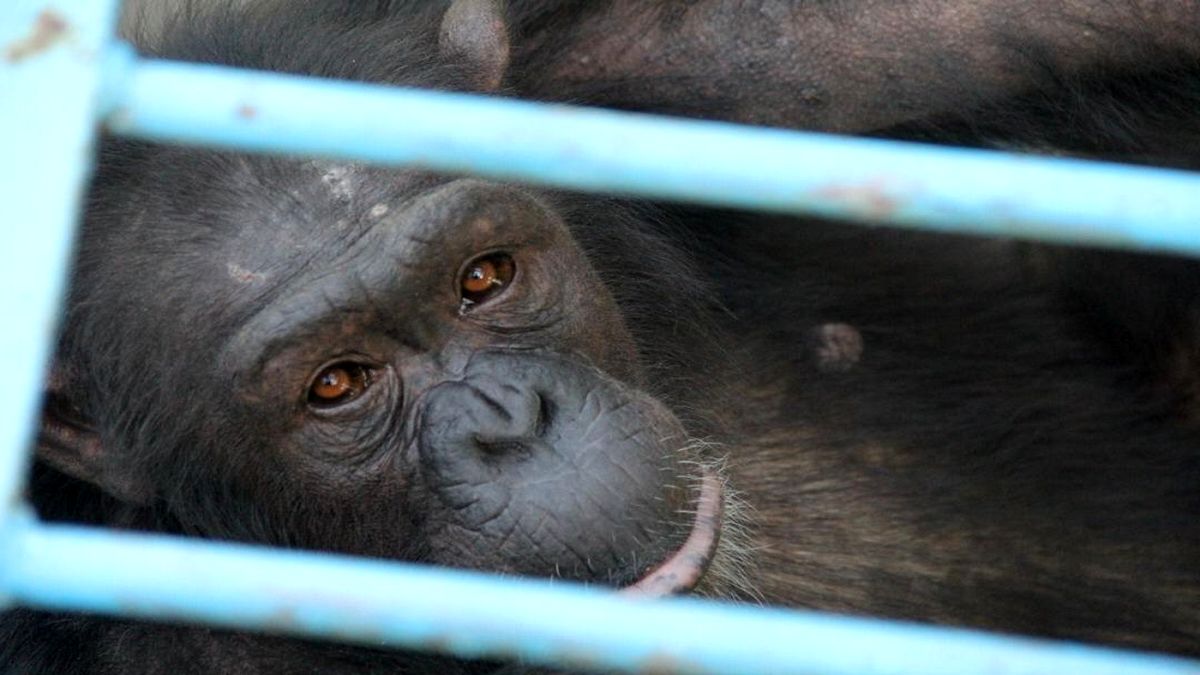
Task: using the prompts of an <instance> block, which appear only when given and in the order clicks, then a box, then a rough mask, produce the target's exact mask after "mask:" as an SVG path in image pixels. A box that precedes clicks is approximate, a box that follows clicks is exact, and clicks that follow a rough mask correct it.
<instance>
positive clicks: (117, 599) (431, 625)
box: [4, 526, 1200, 675]
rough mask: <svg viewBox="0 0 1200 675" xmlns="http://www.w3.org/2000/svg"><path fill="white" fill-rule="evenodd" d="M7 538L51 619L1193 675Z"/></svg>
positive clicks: (627, 659) (1080, 656)
mask: <svg viewBox="0 0 1200 675" xmlns="http://www.w3.org/2000/svg"><path fill="white" fill-rule="evenodd" d="M12 535H13V539H12V540H11V544H10V547H9V549H8V551H7V553H6V555H7V556H8V559H7V561H6V563H7V564H6V565H5V569H6V576H5V579H4V582H5V584H6V585H7V586H8V588H10V589H11V591H12V593H13V594H14V595H15V597H16V598H18V599H19V600H21V601H22V602H24V603H25V604H28V605H30V606H34V607H44V608H48V609H64V610H67V609H75V610H78V609H83V610H87V611H92V612H100V613H104V614H111V615H118V616H127V617H128V616H133V617H145V618H153V619H170V620H182V621H199V622H203V623H207V624H212V625H218V626H228V627H238V628H244V627H252V628H257V629H261V630H267V631H271V632H286V633H291V634H298V635H305V636H309V637H316V638H327V639H336V640H343V641H351V642H357V643H361V644H366V645H371V646H374V647H381V646H397V647H410V648H420V649H430V648H433V649H437V650H451V651H453V652H455V653H457V654H460V655H463V656H472V657H475V656H477V657H487V656H507V655H512V654H519V655H520V656H521V658H522V659H523V660H524V661H525V662H527V663H531V664H545V665H567V666H575V667H590V668H601V669H605V670H608V669H618V670H622V671H630V672H643V671H651V670H652V671H653V672H681V673H741V674H744V675H752V674H754V673H779V674H783V673H806V674H815V673H823V674H825V675H884V674H888V675H905V674H909V673H911V674H914V675H915V674H918V673H920V674H922V675H951V674H955V673H957V674H963V673H980V674H983V673H987V674H988V675H1062V674H1063V673H1088V674H1089V675H1185V674H1186V675H1197V674H1200V664H1197V663H1196V662H1193V661H1187V660H1183V659H1177V658H1172V657H1166V656H1157V655H1150V654H1138V653H1132V652H1119V651H1115V650H1109V649H1102V648H1095V647H1085V646H1081V645H1074V644H1066V643H1053V642H1044V641H1038V640H1030V639H1023V638H1014V637H1002V636H998V635H989V634H985V633H979V632H973V631H965V630H954V629H947V628H936V627H931V626H920V625H915V624H907V623H899V622H883V621H875V620H869V619H855V618H848V617H839V616H835V615H830V614H818V613H813V612H790V611H781V610H767V609H762V608H751V607H744V606H743V607H737V606H722V605H718V604H715V603H709V602H702V601H699V600H694V599H675V600H668V601H649V600H633V599H627V598H623V597H620V596H617V595H614V594H612V593H604V592H601V591H599V590H596V589H588V588H584V587H582V586H578V585H575V584H567V583H561V582H560V583H549V582H545V581H534V580H522V579H513V578H507V579H500V578H493V577H489V576H486V575H483V574H479V573H472V572H465V571H455V570H448V569H437V568H430V567H418V566H414V565H404V564H401V563H388V562H383V561H375V560H363V559H354V558H343V557H337V556H332V555H323V554H315V553H299V552H283V551H274V550H271V549H267V548H262V547H250V546H239V545H233V544H225V543H209V542H200V541H197V540H188V539H183V538H172V537H164V536H151V535H139V534H129V533H110V532H103V531H100V530H93V529H86V528H81V527H70V526H31V527H27V528H18V529H17V530H16V531H14V532H13V533H12Z"/></svg>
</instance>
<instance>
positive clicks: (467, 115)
mask: <svg viewBox="0 0 1200 675" xmlns="http://www.w3.org/2000/svg"><path fill="white" fill-rule="evenodd" d="M119 82H120V83H121V85H120V86H121V87H122V91H119V92H115V93H114V94H113V96H112V98H111V100H112V101H113V105H114V109H113V111H112V114H111V116H110V118H109V123H110V125H111V127H112V128H113V129H114V130H116V131H119V132H121V133H124V134H129V135H133V136H138V137H142V138H148V139H156V140H168V139H175V140H179V141H183V142H187V143H195V144H211V145H217V146H226V147H240V148H245V149H250V150H256V151H280V152H296V153H307V154H316V155H323V156H328V157H340V158H350V159H360V160H365V161H371V162H382V163H396V164H399V163H411V164H415V165H418V166H423V167H426V168H430V169H436V170H441V171H449V172H469V173H478V174H482V175H487V176H491V177H494V178H500V179H510V180H519V181H529V182H534V183H544V184H548V185H556V186H561V187H565V188H572V189H578V190H586V191H602V192H609V191H614V192H621V193H625V194H632V195H642V196H654V197H660V198H664V199H673V200H681V201H693V202H698V203H702V204H712V205H723V206H735V207H743V208H751V209H762V210H767V211H779V212H790V213H804V214H816V215H824V216H829V217H835V218H847V219H852V220H860V221H870V222H878V223H890V224H896V225H906V226H913V227H922V228H927V229H933V230H939V231H956V232H973V233H978V234H986V235H1006V236H1021V237H1035V238H1043V239H1047V240H1051V241H1066V242H1080V243H1090V244H1102V245H1109V246H1113V245H1116V246H1127V247H1135V248H1142V249H1151V250H1175V251H1180V252H1186V253H1190V254H1200V237H1198V236H1197V226H1198V225H1200V175H1198V174H1191V173H1185V172H1180V171H1170V170H1163V169H1147V168H1135V167H1128V166H1117V165H1111V164H1098V163H1089V162H1083V161H1078V160H1065V159H1050V158H1034V157H1028V156H1019V155H1012V154H1006V153H999V152H988V151H979V150H965V149H955V148H941V147H929V146H921V145H916V144H909V143H899V142H893V141H882V140H870V139H854V138H844V137H835V136H827V135H820V134H811V133H801V132H793V131H783V130H774V129H756V128H748V127H740V126H736V125H731V124H722V123H713V122H697V121H682V120H674V119H668V118H662V117H654V116H648V115H635V114H628V113H619V112H611V111H601V110H591V109H584V108H569V107H566V106H545V105H537V104H532V103H528V102H519V101H512V100H504V99H499V98H495V97H482V96H468V95H462V94H450V93H445V92H430V91H418V90H409V89H398V88H390V89H389V88H384V87H379V86H370V85H365V84H356V83H348V82H335V81H328V80H325V81H314V80H312V79H310V78H301V77H296V76H288V75H280V74H274V73H256V72H250V71H235V70H230V69H227V68H221V67H216V66H207V65H191V64H180V63H171V62H164V61H146V60H138V61H130V62H129V63H128V64H127V71H126V72H125V73H124V74H123V76H122V77H121V78H120V79H119Z"/></svg>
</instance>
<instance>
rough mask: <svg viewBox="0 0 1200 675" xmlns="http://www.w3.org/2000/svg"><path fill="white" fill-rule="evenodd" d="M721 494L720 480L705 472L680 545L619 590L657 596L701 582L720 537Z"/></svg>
mask: <svg viewBox="0 0 1200 675" xmlns="http://www.w3.org/2000/svg"><path fill="white" fill-rule="evenodd" d="M723 497H724V495H723V494H722V490H721V480H720V479H719V478H718V477H717V475H716V474H715V473H713V472H711V471H705V472H704V475H703V477H702V478H701V480H700V496H699V498H698V499H697V500H696V518H695V520H694V521H693V522H692V531H691V532H690V533H689V534H688V537H687V539H686V540H685V541H684V542H683V545H682V546H680V547H679V549H678V550H677V551H675V552H674V553H672V554H671V555H670V556H669V557H667V559H666V560H663V561H662V562H661V563H659V564H658V566H657V567H654V568H651V569H650V571H649V572H647V573H646V574H645V575H644V576H643V577H642V578H641V579H639V580H637V581H635V582H634V583H633V584H631V585H629V586H626V587H625V588H622V589H621V591H620V593H621V594H623V595H626V596H631V597H650V598H658V597H664V596H668V595H678V594H680V593H686V592H687V591H690V590H691V589H692V588H694V587H695V586H696V584H698V583H700V579H701V577H703V576H704V573H705V571H707V570H708V565H709V563H711V562H712V559H713V555H714V554H715V553H716V551H717V544H718V543H719V542H720V539H721V516H722V511H723V505H724V499H723Z"/></svg>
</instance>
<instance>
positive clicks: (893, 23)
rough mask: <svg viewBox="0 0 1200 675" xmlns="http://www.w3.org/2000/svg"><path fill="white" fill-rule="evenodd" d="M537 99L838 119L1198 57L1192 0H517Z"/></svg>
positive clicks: (897, 115) (927, 107)
mask: <svg viewBox="0 0 1200 675" xmlns="http://www.w3.org/2000/svg"><path fill="white" fill-rule="evenodd" d="M510 11H511V12H512V13H513V17H512V24H511V28H512V29H513V30H514V32H516V33H517V34H518V36H517V40H516V41H515V42H516V44H517V45H520V46H521V49H520V51H519V53H518V54H516V55H515V56H516V58H517V60H518V62H523V63H524V64H526V65H525V66H524V67H518V68H516V69H514V71H513V72H514V73H517V74H522V75H523V76H524V77H526V78H528V79H529V80H530V81H521V82H519V83H516V84H518V88H519V89H520V90H521V91H523V92H525V93H533V94H534V95H544V96H547V97H561V96H562V95H563V94H564V93H565V95H566V96H567V97H572V96H574V97H578V98H580V99H590V100H593V101H596V100H599V101H600V102H604V103H611V104H613V105H617V106H619V107H626V108H633V109H638V108H641V107H643V105H649V104H651V103H652V104H653V105H654V107H655V109H656V110H659V111H661V110H663V109H664V104H665V105H666V106H668V107H669V108H670V109H672V110H673V111H677V112H679V113H682V114H689V113H690V114H699V115H703V116H708V117H720V118H724V119H731V120H736V121H741V122H750V123H759V124H771V125H782V126H791V127H801V128H810V129H821V130H828V131H839V132H851V133H852V132H862V131H869V130H872V129H878V128H882V127H887V126H891V125H893V124H898V123H902V122H907V121H911V120H914V119H917V118H920V117H924V116H927V115H933V114H937V113H941V112H945V111H947V110H963V109H967V108H969V107H971V106H973V105H976V104H980V103H984V102H987V101H990V100H995V99H998V98H1001V97H1004V96H1008V95H1012V94H1015V93H1021V92H1024V91H1027V90H1031V89H1035V88H1037V87H1038V86H1039V85H1048V84H1053V83H1055V82H1057V81H1061V78H1063V77H1071V76H1075V75H1080V74H1086V73H1087V72H1088V71H1090V70H1092V69H1096V70H1104V71H1108V72H1111V71H1113V70H1118V71H1119V70H1121V69H1123V68H1126V67H1135V66H1136V67H1139V68H1143V69H1144V68H1145V67H1147V64H1152V63H1155V62H1168V61H1169V60H1170V59H1178V58H1186V59H1192V60H1194V59H1196V58H1198V57H1200V31H1198V30H1196V28H1197V26H1200V1H1197V0H1117V1H1114V2H1093V1H1092V0H1048V1H1044V2H1043V1H1038V2H1022V1H1019V0H973V1H971V2H962V1H961V0H753V1H739V0H692V1H684V0H660V1H658V2H644V1H642V0H601V1H597V2H587V3H583V2H570V1H565V0H528V1H525V2H521V1H520V0H517V1H514V2H512V3H511V7H510Z"/></svg>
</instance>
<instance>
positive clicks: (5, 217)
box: [0, 0, 117, 596]
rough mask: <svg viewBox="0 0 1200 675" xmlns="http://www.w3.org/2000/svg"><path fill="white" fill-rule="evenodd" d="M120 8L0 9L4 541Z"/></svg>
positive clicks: (28, 5) (7, 2)
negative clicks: (109, 45) (4, 322)
mask: <svg viewBox="0 0 1200 675" xmlns="http://www.w3.org/2000/svg"><path fill="white" fill-rule="evenodd" d="M116 7H117V3H116V2H113V1H98V2H78V1H77V2H59V3H54V4H50V3H45V2H36V1H34V0H3V3H0V251H3V252H4V264H3V265H0V316H3V317H5V321H6V326H5V329H4V330H0V359H3V361H2V366H0V368H2V369H3V372H4V392H3V395H2V396H0V531H2V529H3V524H4V520H5V516H7V515H8V513H9V512H10V511H11V510H12V509H13V508H15V507H16V504H17V502H18V495H19V493H20V491H21V489H22V484H23V482H24V477H25V474H26V472H27V471H28V461H29V452H28V446H29V444H30V441H31V436H32V433H31V425H30V420H31V419H32V418H33V416H34V414H35V412H36V410H37V405H38V403H39V401H40V400H41V392H42V386H43V384H42V383H43V381H44V372H43V371H44V368H45V363H46V359H47V358H48V356H49V352H50V347H51V345H52V344H53V342H54V335H55V327H56V324H57V318H58V305H59V299H60V297H61V295H62V292H63V281H64V279H65V278H66V274H65V268H66V263H67V259H68V256H69V254H70V243H71V240H72V232H73V229H74V222H75V218H76V215H77V213H78V211H79V203H80V199H81V197H82V195H83V187H84V181H85V180H86V178H87V175H88V173H89V172H90V171H91V167H92V161H93V160H92V153H91V149H92V141H93V136H94V131H93V129H94V127H95V120H96V115H97V109H98V106H99V96H100V93H101V89H102V82H101V77H102V70H101V62H102V61H103V59H104V57H105V54H106V49H107V46H108V43H109V41H110V40H111V35H112V31H113V25H114V23H115V19H116ZM2 595H3V590H2V589H0V596H2Z"/></svg>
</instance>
